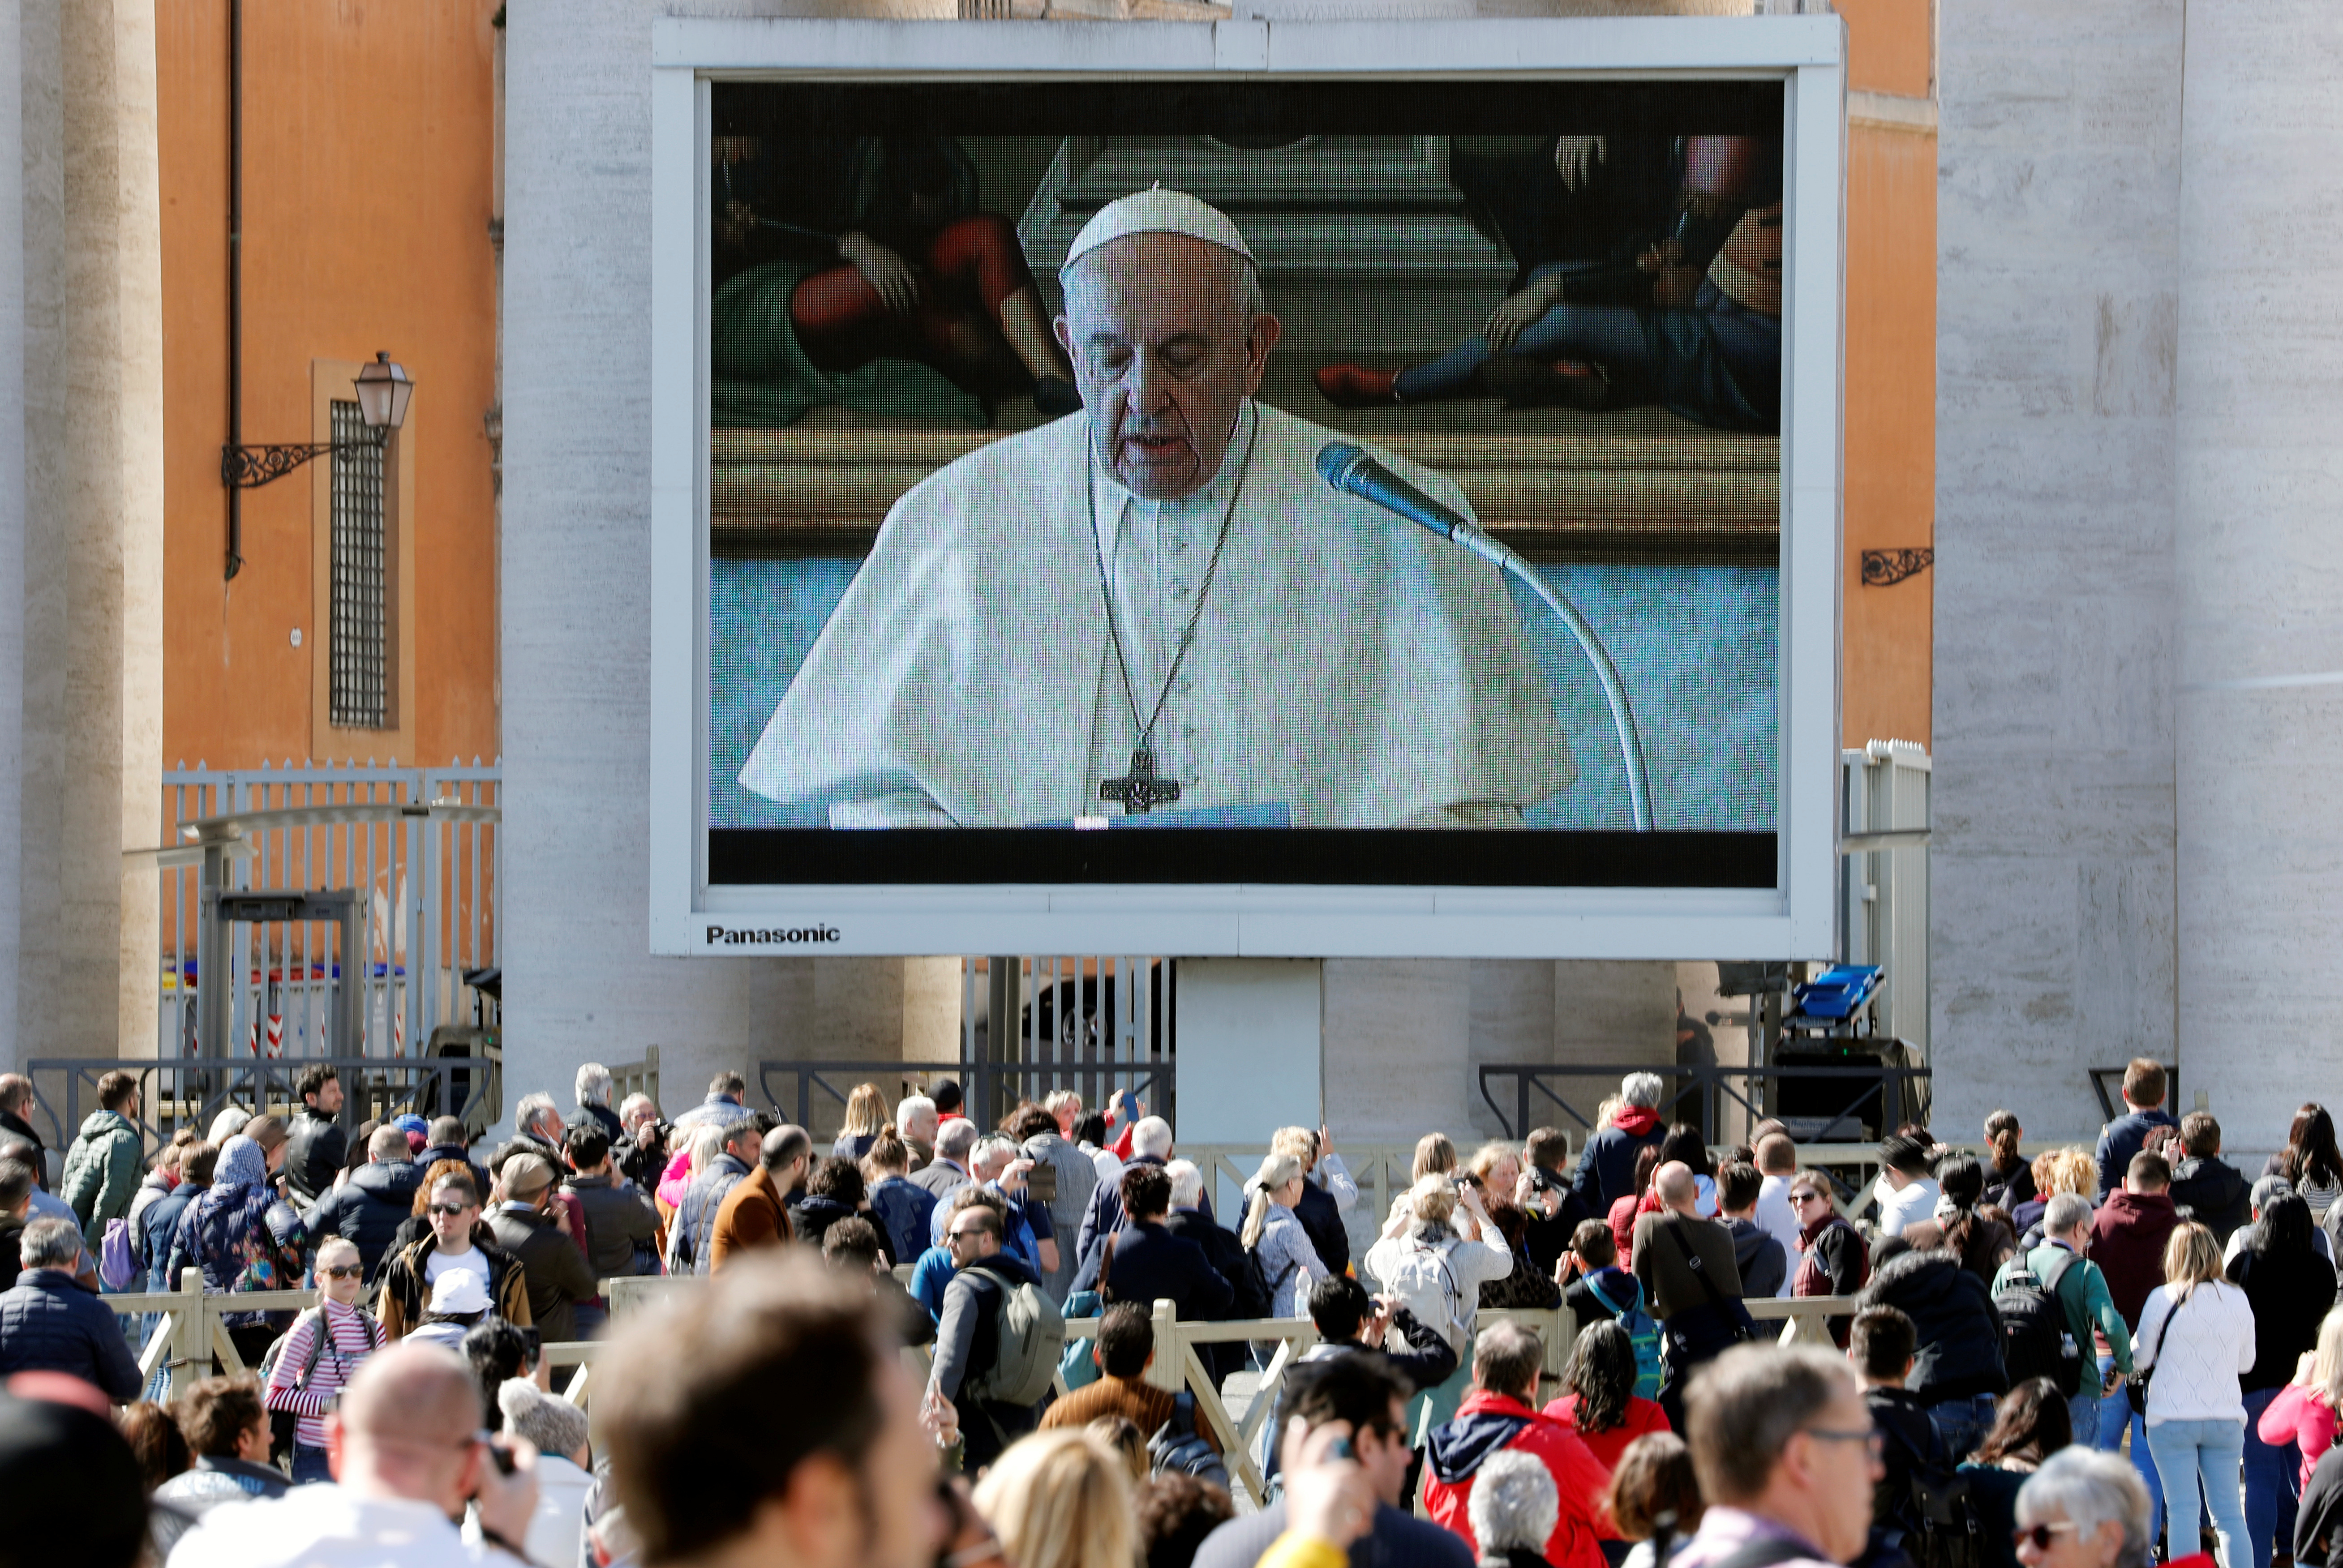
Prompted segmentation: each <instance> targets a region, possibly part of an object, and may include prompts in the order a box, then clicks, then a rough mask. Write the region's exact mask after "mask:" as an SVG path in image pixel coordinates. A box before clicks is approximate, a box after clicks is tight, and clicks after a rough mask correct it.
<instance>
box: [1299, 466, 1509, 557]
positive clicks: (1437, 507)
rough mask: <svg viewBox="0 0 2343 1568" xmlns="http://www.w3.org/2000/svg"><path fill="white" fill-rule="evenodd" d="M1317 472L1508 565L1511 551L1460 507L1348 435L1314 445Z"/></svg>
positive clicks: (1351, 493) (1350, 492)
mask: <svg viewBox="0 0 2343 1568" xmlns="http://www.w3.org/2000/svg"><path fill="white" fill-rule="evenodd" d="M1318 477H1320V478H1322V479H1323V480H1325V481H1326V483H1327V484H1329V485H1331V486H1332V487H1334V488H1335V489H1337V490H1340V491H1342V493H1343V494H1344V495H1347V496H1356V497H1358V498H1359V499H1361V500H1363V501H1368V502H1372V503H1373V505H1375V506H1378V507H1381V508H1383V510H1385V511H1387V512H1390V513H1392V514H1393V515H1394V516H1397V517H1402V518H1406V519H1407V520H1408V521H1409V522H1411V523H1415V524H1418V525H1420V526H1421V527H1423V528H1430V529H1431V530H1432V531H1433V533H1435V534H1438V535H1439V536H1440V537H1441V538H1443V539H1449V540H1452V541H1453V542H1454V543H1457V544H1460V545H1463V547H1464V548H1466V549H1468V550H1471V551H1472V552H1473V554H1474V555H1476V556H1479V557H1481V558H1483V560H1486V561H1487V562H1489V563H1490V564H1491V565H1492V566H1493V567H1495V568H1497V569H1498V570H1500V571H1506V570H1510V569H1512V568H1511V567H1510V566H1509V565H1508V563H1507V561H1506V557H1508V556H1511V555H1513V551H1511V550H1509V549H1507V548H1505V547H1504V546H1503V545H1502V544H1499V543H1498V542H1497V541H1496V540H1495V539H1493V538H1490V537H1489V534H1488V532H1487V531H1486V530H1485V529H1483V528H1482V527H1481V526H1480V525H1479V524H1477V523H1475V522H1473V519H1472V518H1468V517H1466V516H1464V515H1463V513H1462V512H1458V511H1455V510H1453V509H1452V508H1447V507H1444V506H1442V505H1441V504H1440V503H1439V502H1438V501H1435V500H1433V498H1431V497H1430V496H1427V495H1425V494H1424V493H1423V491H1422V490H1419V489H1417V488H1416V487H1414V486H1413V485H1411V484H1409V483H1408V482H1407V481H1406V480H1405V479H1403V478H1401V477H1399V476H1398V475H1397V474H1394V473H1393V472H1392V471H1391V470H1390V469H1389V468H1387V467H1383V465H1382V464H1381V463H1378V462H1376V461H1375V460H1374V459H1373V457H1368V456H1367V454H1366V451H1365V449H1364V448H1363V447H1354V446H1353V445H1352V444H1351V443H1350V442H1348V441H1329V442H1327V443H1326V444H1325V445H1324V446H1322V447H1319V448H1318Z"/></svg>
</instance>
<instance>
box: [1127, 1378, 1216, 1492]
mask: <svg viewBox="0 0 2343 1568" xmlns="http://www.w3.org/2000/svg"><path fill="white" fill-rule="evenodd" d="M1147 1461H1148V1463H1149V1465H1150V1467H1151V1468H1152V1469H1153V1470H1154V1471H1156V1472H1157V1473H1167V1472H1172V1471H1177V1472H1178V1473H1180V1474H1182V1475H1192V1476H1194V1477H1195V1478H1196V1479H1197V1480H1199V1481H1209V1482H1211V1483H1212V1484H1213V1485H1215V1486H1217V1487H1220V1488H1221V1489H1222V1490H1223V1491H1226V1490H1227V1488H1228V1484H1229V1467H1228V1465H1227V1464H1226V1463H1224V1462H1222V1459H1221V1456H1220V1455H1219V1454H1217V1453H1215V1452H1212V1444H1211V1443H1209V1442H1205V1441H1204V1439H1203V1437H1202V1434H1201V1433H1199V1432H1197V1431H1196V1396H1195V1395H1194V1394H1192V1393H1190V1392H1187V1391H1186V1390H1185V1389H1182V1391H1181V1392H1178V1393H1176V1394H1173V1395H1172V1413H1171V1415H1170V1416H1168V1417H1166V1418H1165V1420H1164V1422H1163V1424H1162V1425H1161V1426H1159V1427H1157V1428H1156V1429H1155V1435H1154V1436H1152V1437H1151V1438H1149V1439H1148V1440H1147Z"/></svg>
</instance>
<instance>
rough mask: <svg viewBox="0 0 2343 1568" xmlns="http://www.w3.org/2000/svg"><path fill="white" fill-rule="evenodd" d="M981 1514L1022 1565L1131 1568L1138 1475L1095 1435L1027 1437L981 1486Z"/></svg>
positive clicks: (978, 1508) (1019, 1567) (1070, 1433)
mask: <svg viewBox="0 0 2343 1568" xmlns="http://www.w3.org/2000/svg"><path fill="white" fill-rule="evenodd" d="M976 1511H977V1512H978V1513H980V1514H982V1515H983V1516H984V1520H985V1523H988V1524H990V1525H991V1526H992V1533H994V1534H995V1535H997V1536H999V1537H1000V1538H1001V1550H1002V1552H1003V1553H1005V1554H1006V1555H1007V1557H1008V1559H1009V1561H1010V1562H1011V1563H1016V1564H1017V1568H1131V1563H1132V1562H1133V1560H1134V1557H1135V1555H1136V1553H1137V1550H1138V1547H1137V1539H1136V1535H1135V1530H1136V1525H1135V1523H1134V1513H1135V1510H1134V1504H1133V1503H1132V1501H1131V1472H1130V1470H1129V1469H1128V1468H1127V1467H1126V1466H1125V1464H1124V1462H1123V1460H1122V1456H1121V1454H1119V1453H1117V1452H1115V1451H1114V1450H1113V1449H1112V1448H1111V1447H1109V1446H1108V1445H1107V1443H1106V1442H1105V1440H1103V1439H1102V1438H1101V1437H1099V1436H1098V1435H1097V1434H1096V1433H1095V1432H1088V1431H1082V1430H1074V1431H1065V1432H1039V1433H1036V1434H1035V1435H1033V1436H1031V1437H1027V1438H1022V1439H1020V1440H1019V1441H1018V1442H1014V1443H1012V1444H1011V1445H1010V1448H1009V1450H1008V1452H1005V1453H1003V1454H1002V1455H1001V1457H1000V1459H999V1460H997V1461H995V1462H994V1463H993V1466H992V1468H991V1469H990V1470H989V1471H987V1472H986V1473H985V1476H984V1479H983V1480H981V1481H980V1482H978V1483H976Z"/></svg>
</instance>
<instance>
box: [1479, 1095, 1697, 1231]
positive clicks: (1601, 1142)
mask: <svg viewBox="0 0 2343 1568" xmlns="http://www.w3.org/2000/svg"><path fill="white" fill-rule="evenodd" d="M1660 1092H1661V1085H1660V1075H1659V1074H1658V1073H1656V1072H1631V1073H1629V1074H1628V1075H1627V1076H1626V1077H1624V1078H1623V1079H1621V1080H1620V1081H1619V1109H1617V1110H1616V1111H1613V1112H1612V1113H1611V1120H1610V1121H1608V1122H1607V1123H1605V1124H1604V1125H1603V1126H1601V1127H1598V1128H1596V1129H1595V1130H1594V1132H1593V1133H1592V1134H1591V1135H1590V1136H1589V1137H1588V1138H1587V1140H1586V1148H1585V1150H1584V1152H1582V1153H1581V1154H1580V1155H1579V1157H1578V1170H1577V1171H1576V1172H1575V1173H1574V1175H1573V1176H1572V1177H1571V1179H1570V1185H1571V1188H1572V1190H1573V1191H1576V1192H1577V1194H1578V1199H1579V1201H1580V1202H1582V1203H1584V1204H1585V1205H1586V1207H1587V1209H1588V1210H1589V1211H1591V1212H1593V1213H1594V1214H1597V1215H1602V1214H1608V1213H1609V1212H1610V1211H1611V1205H1612V1204H1614V1203H1615V1202H1617V1201H1619V1200H1620V1198H1622V1197H1623V1196H1624V1195H1625V1194H1627V1193H1629V1192H1633V1191H1634V1190H1635V1156H1636V1155H1638V1154H1640V1153H1642V1152H1643V1151H1644V1149H1645V1148H1647V1147H1651V1146H1655V1145H1657V1144H1658V1142H1659V1141H1660V1140H1661V1139H1663V1138H1664V1137H1666V1136H1667V1128H1666V1126H1665V1124H1664V1123H1663V1122H1662V1121H1660V1112H1659V1104H1660ZM1505 1196H1506V1197H1508V1198H1511V1197H1512V1196H1513V1194H1512V1193H1510V1192H1508V1193H1506V1194H1505Z"/></svg>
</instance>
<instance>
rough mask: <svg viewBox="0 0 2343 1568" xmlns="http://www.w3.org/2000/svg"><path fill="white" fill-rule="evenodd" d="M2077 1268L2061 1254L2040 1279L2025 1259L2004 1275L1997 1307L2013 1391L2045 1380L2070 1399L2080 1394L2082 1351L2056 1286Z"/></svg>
mask: <svg viewBox="0 0 2343 1568" xmlns="http://www.w3.org/2000/svg"><path fill="white" fill-rule="evenodd" d="M2074 1265H2075V1255H2074V1254H2073V1253H2072V1252H2067V1251H2061V1252H2060V1253H2059V1254H2058V1260H2057V1261H2056V1262H2054V1263H2053V1264H2051V1266H2050V1267H2049V1268H2047V1269H2046V1270H2044V1271H2042V1272H2041V1273H2040V1274H2038V1275H2037V1274H2036V1272H2035V1271H2033V1270H2032V1269H2031V1268H2027V1267H2026V1266H2024V1260H2023V1259H2022V1258H2021V1259H2020V1260H2019V1261H2018V1263H2017V1265H2016V1266H2014V1267H2012V1268H2011V1270H2010V1271H2009V1272H2008V1273H2006V1274H2005V1275H2003V1276H2002V1282H2001V1289H2000V1290H1998V1291H1996V1292H1994V1295H1993V1305H1994V1310H1995V1311H1996V1312H1999V1313H2000V1314H2001V1362H2002V1366H2003V1367H2004V1369H2006V1371H2007V1372H2008V1373H2009V1386H2010V1387H2012V1388H2016V1386H2017V1385H2018V1384H2019V1383H2021V1382H2025V1381H2026V1379H2028V1378H2037V1377H2046V1378H2048V1379H2049V1380H2050V1381H2051V1382H2055V1383H2056V1384H2057V1385H2058V1392H2060V1393H2062V1394H2065V1395H2066V1397H2067V1398H2069V1399H2072V1398H2073V1397H2074V1396H2075V1395H2076V1394H2077V1393H2079V1392H2082V1387H2083V1350H2082V1347H2081V1346H2080V1345H2078V1344H2077V1343H2076V1342H2075V1332H2074V1330H2073V1328H2072V1327H2071V1326H2069V1324H2068V1323H2067V1322H2066V1304H2065V1303H2064V1302H2060V1301H2059V1300H2058V1282H2060V1281H2061V1280H2063V1279H2065V1278H2066V1271H2068V1270H2069V1269H2071V1268H2073V1267H2074Z"/></svg>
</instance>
